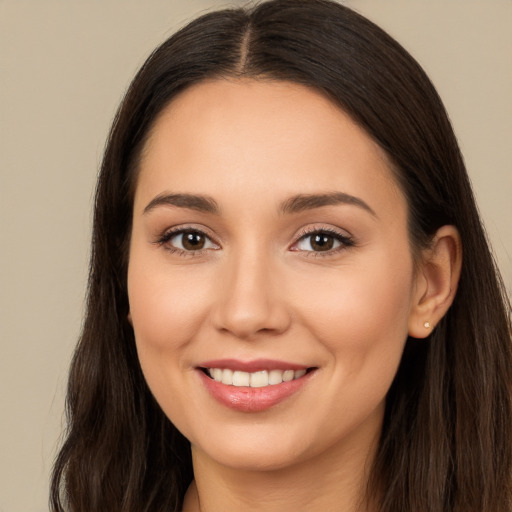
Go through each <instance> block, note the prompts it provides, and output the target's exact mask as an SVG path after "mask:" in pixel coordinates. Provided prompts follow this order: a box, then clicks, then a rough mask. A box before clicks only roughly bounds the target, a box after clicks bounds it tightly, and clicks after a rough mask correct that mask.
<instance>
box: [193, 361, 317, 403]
mask: <svg viewBox="0 0 512 512" xmlns="http://www.w3.org/2000/svg"><path fill="white" fill-rule="evenodd" d="M197 369H198V370H199V375H200V377H201V380H202V382H203V385H204V386H205V387H206V389H207V390H208V392H209V393H210V395H211V396H212V397H213V398H214V399H216V400H217V402H219V403H221V404H222V405H224V406H227V407H229V408H231V409H234V410H237V411H241V412H260V411H263V410H266V409H269V408H270V407H273V406H275V405H277V404H278V403H280V402H282V401H284V400H285V399H287V398H288V397H290V396H291V395H293V394H295V393H297V392H298V391H299V390H300V389H302V387H303V386H305V385H306V384H307V382H309V380H310V377H311V376H312V374H313V373H314V371H315V370H316V368H312V367H306V366H302V365H297V364H291V363H286V362H282V361H273V360H262V359H260V360H255V361H250V362H244V361H237V360H227V359H224V360H216V361H206V362H204V363H202V364H201V365H200V367H198V368H197Z"/></svg>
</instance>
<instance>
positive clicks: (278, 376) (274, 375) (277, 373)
mask: <svg viewBox="0 0 512 512" xmlns="http://www.w3.org/2000/svg"><path fill="white" fill-rule="evenodd" d="M281 382H283V371H282V370H270V371H269V372H268V383H269V384H270V385H271V386H275V385H276V384H281Z"/></svg>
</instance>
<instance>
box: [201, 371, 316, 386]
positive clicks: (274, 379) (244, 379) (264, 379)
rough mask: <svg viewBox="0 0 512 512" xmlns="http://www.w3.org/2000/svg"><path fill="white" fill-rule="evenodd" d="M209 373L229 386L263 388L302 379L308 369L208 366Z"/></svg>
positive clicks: (217, 380)
mask: <svg viewBox="0 0 512 512" xmlns="http://www.w3.org/2000/svg"><path fill="white" fill-rule="evenodd" d="M206 371H207V373H208V375H210V377H211V378H212V379H213V380H215V381H216V382H221V383H222V384H225V385H227V386H236V387H243V386H245V387H251V388H263V387H265V386H276V385H277V384H282V383H283V382H290V381H292V380H295V379H300V378H301V377H303V376H304V375H306V372H307V370H306V369H300V370H269V371H267V370H261V371H257V372H252V373H249V372H243V371H239V370H231V369H229V368H224V369H222V368H207V369H206Z"/></svg>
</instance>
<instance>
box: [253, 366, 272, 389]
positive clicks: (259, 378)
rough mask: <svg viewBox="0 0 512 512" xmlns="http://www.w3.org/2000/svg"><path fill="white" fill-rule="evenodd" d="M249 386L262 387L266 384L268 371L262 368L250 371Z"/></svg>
mask: <svg viewBox="0 0 512 512" xmlns="http://www.w3.org/2000/svg"><path fill="white" fill-rule="evenodd" d="M250 385H251V388H263V387H265V386H268V372H267V371H265V370H263V371H261V372H255V373H251V384H250Z"/></svg>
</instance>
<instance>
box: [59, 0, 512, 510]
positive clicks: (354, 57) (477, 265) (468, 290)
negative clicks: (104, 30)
mask: <svg viewBox="0 0 512 512" xmlns="http://www.w3.org/2000/svg"><path fill="white" fill-rule="evenodd" d="M215 77H252V78H255V79H257V78H258V77H265V78H266V79H276V80H288V81H292V82H296V83H300V84H305V85H307V86H310V87H313V88H315V89H316V90H318V91H321V92H323V93H324V94H326V95H327V96H328V97H329V98H330V99H331V100H332V101H333V102H334V103H335V104H336V105H338V106H339V107H340V108H341V109H342V110H344V111H345V112H347V113H348V114H349V115H350V116H352V118H353V119H354V120H355V121H356V122H357V123H358V124H359V125H360V126H361V127H362V128H363V129H364V130H365V131H366V132H367V133H368V134H369V135H370V136H371V137H372V138H373V139H374V140H375V141H376V142H377V143H378V144H379V145H380V146H381V147H382V148H383V149H384V150H385V151H386V152H387V154H388V155H389V157H390V160H391V161H392V162H393V170H394V172H395V173H396V177H397V180H398V182H399V183H400V185H401V187H402V190H403V192H404V194H405V195H406V197H407V200H408V204H409V233H410V239H411V247H412V248H413V249H412V250H413V251H415V250H417V249H420V248H422V247H424V246H425V245H426V244H428V243H429V240H431V237H432V236H433V234H434V233H435V232H436V230H437V229H438V228H439V227H441V226H443V225H446V224H452V225H455V226H456V227H457V228H458V230H459V232H460V235H461V238H462V244H463V248H464V262H463V268H462V275H461V279H460V283H459V288H458V292H457V295H456V297H455V300H454V302H453V305H452V307H451V308H450V310H449V311H448V313H447V314H446V316H445V317H444V318H443V319H442V321H441V322H440V324H439V325H438V326H437V327H436V329H435V330H434V332H433V333H432V334H431V336H430V337H429V338H428V339H427V340H425V341H419V340H413V339H409V340H408V341H407V344H406V348H405V352H404V355H403V358H402V362H401V365H400V368H399V370H398V373H397V375H396V378H395V380H394V382H393V384H392V387H391V389H390V391H389V394H388V396H387V401H386V412H385V418H384V426H383V431H382V435H381V440H380V445H379V449H378V453H377V456H376V460H375V462H374V466H373V469H372V474H371V478H370V481H369V484H368V489H367V494H368V496H378V498H379V499H378V502H379V508H378V510H379V512H397V511H400V512H419V511H425V512H426V511H428V512H482V511H486V512H491V511H492V512H510V510H511V507H512V498H511V496H512V485H511V474H512V442H511V440H510V435H511V433H512V432H511V431H512V404H511V383H512V373H511V372H512V356H511V334H510V333H511V330H510V321H509V317H508V313H509V311H510V307H509V305H508V302H507V299H506V297H505V293H504V291H503V290H504V288H503V285H502V283H501V281H500V278H499V274H498V272H497V270H496V268H495V265H494V262H493V258H492V256H491V254H490V251H489V248H488V244H487V241H486V236H485V233H484V231H483V228H482V226H481V222H480V219H479V216H478V212H477V209H476V206H475V201H474V197H473V194H472V191H471V187H470V184H469V180H468V177H467V174H466V170H465V168H464V163H463V159H462V156H461V154H460V151H459V148H458V145H457V141H456V138H455V136H454V133H453V130H452V128H451V126H450V122H449V120H448V117H447V115H446V112H445V110H444V107H443V105H442V103H441V101H440V99H439V97H438V95H437V93H436V91H435V89H434V87H433V86H432V84H431V82H430V81H429V79H428V78H427V76H426V75H425V73H424V72H423V70H422V69H421V68H420V66H419V65H418V64H417V63H416V61H415V60H414V59H413V58H412V57H411V56H410V55H409V54H408V53H407V52H406V51H405V50H404V49H403V48H402V47H401V46H400V45H399V44H398V43H397V42H396V41H394V40H393V39H392V38H391V37H389V36H388V35H387V34H386V33H385V32H383V31H382V30H381V29H380V28H378V27H377V26H376V25H374V24H373V23H371V22H370V21H368V20H366V19H365V18H363V17H362V16H360V15H358V14H356V13H355V12H353V11H351V10H350V9H348V8H346V7H343V6H341V5H339V4H337V3H335V2H332V1H329V0H273V1H270V2H265V3H262V4H260V5H258V6H256V7H254V8H252V9H228V10H223V11H219V12H214V13H211V14H207V15H204V16H202V17H201V18H199V19H197V20H195V21H193V22H192V23H190V24H189V25H188V26H186V27H185V28H183V29H182V30H180V31H179V32H178V33H177V34H175V35H174V36H172V37H171V38H170V39H169V40H167V41H166V42H164V43H163V44H162V45H161V46H160V47H159V48H158V49H157V50H155V52H154V53H153V54H152V55H151V56H150V57H149V58H148V60H147V61H146V63H145V64H144V65H143V67H142V68H141V70H140V71H139V73H138V74H137V76H136V77H135V79H134V80H133V82H132V84H131V86H130V88H129V90H128V92H127V94H126V96H125V98H124V100H123V102H122V104H121V106H120V108H119V111H118V113H117V115H116V118H115V120H114V123H113V126H112V130H111V132H110V137H109V140H108V144H107V147H106V151H105V156H104V160H103V164H102V168H101V173H100V177H99V181H98V185H97V190H96V203H95V215H94V231H93V242H92V258H91V267H90V276H89V288H88V302H87V312H86V317H85V323H84V327H83V332H82V335H81V337H80V341H79V344H78V347H77V349H76V352H75V355H74V359H73V363H72V367H71V372H70V377H69V387H68V396H67V413H68V430H67V438H66V440H65V442H64V444H63V446H62V449H61V451H60V453H59V455H58V458H57V460H56V463H55V466H54V473H53V481H52V490H51V508H52V511H54V512H56V511H63V510H69V511H73V512H79V511H80V512H81V511H83V512H85V511H87V512H90V511H93V510H94V511H101V510H105V511H107V510H108V511H123V512H142V511H148V512H149V511H151V512H158V511H162V512H163V511H171V510H173V511H179V510H180V507H181V505H182V500H183V496H184V493H185V490H186V488H187V486H188V485H189V483H190V481H191V479H192V465H191V458H190V447H189V443H188V441H187V440H186V439H185V438H184V437H183V436H182V435H181V434H180V433H179V432H178V431H177V430H176V429H175V427H174V426H173V425H172V423H171V422H170V421H169V420H168V418H166V417H165V415H164V414H163V412H162V411H161V409H160V407H159V406H158V405H157V404H156V402H155V400H154V399H153V397H152V395H151V393H150V391H149V389H148V387H147V385H146V383H145V381H144V378H143V375H142V372H141V369H140V366H139V363H138V359H137V353H136V349H135V342H134V337H133V331H132V329H131V327H130V325H129V323H128V321H127V314H128V300H127V291H126V273H127V261H128V243H129V237H130V229H131V216H132V203H133V189H134V187H135V181H136V174H137V165H138V158H139V155H140V152H141V149H142V147H143V146H144V143H145V139H146V137H147V134H148V132H149V130H150V128H151V126H152V123H154V121H155V118H156V116H157V115H158V114H159V112H161V111H162V109H163V108H164V107H165V106H166V105H167V104H168V103H169V102H170V101H172V99H173V97H175V96H176V94H178V93H179V92H180V91H182V90H183V89H184V88H186V87H189V86H190V85H192V84H194V83H197V82H199V81H202V80H205V79H208V78H215Z"/></svg>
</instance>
